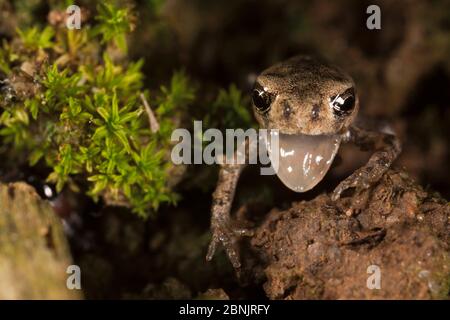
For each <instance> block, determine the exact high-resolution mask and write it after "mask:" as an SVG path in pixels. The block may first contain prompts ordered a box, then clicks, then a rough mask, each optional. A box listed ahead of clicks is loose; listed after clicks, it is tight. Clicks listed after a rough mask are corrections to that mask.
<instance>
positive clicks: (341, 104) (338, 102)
mask: <svg viewBox="0 0 450 320" xmlns="http://www.w3.org/2000/svg"><path fill="white" fill-rule="evenodd" d="M330 106H331V107H332V108H333V111H334V113H335V114H336V115H338V116H345V115H348V114H349V113H351V112H352V110H353V109H354V108H355V90H354V89H353V88H350V89H347V90H345V91H344V92H343V93H342V94H339V95H337V96H334V97H331V98H330Z"/></svg>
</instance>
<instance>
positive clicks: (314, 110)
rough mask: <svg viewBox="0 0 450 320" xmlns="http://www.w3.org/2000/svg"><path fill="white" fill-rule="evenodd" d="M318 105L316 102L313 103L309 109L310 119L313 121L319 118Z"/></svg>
mask: <svg viewBox="0 0 450 320" xmlns="http://www.w3.org/2000/svg"><path fill="white" fill-rule="evenodd" d="M319 113H320V107H319V105H318V104H315V105H313V107H312V110H311V120H313V121H315V120H317V119H319Z"/></svg>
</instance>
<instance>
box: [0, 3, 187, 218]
mask: <svg viewBox="0 0 450 320" xmlns="http://www.w3.org/2000/svg"><path fill="white" fill-rule="evenodd" d="M131 16H132V15H131V14H130V12H129V10H128V9H126V8H116V7H114V6H113V5H112V3H105V4H101V5H100V6H99V7H98V15H97V17H96V19H95V21H96V22H95V24H94V25H83V27H82V29H81V30H73V31H70V30H68V29H66V28H64V27H56V26H55V27H50V26H48V27H45V28H44V29H39V28H38V27H33V28H30V29H26V30H18V37H19V39H20V41H19V44H18V45H17V46H16V47H15V48H13V50H11V49H10V45H11V44H9V43H5V44H4V45H3V48H2V49H1V50H0V68H1V70H2V71H4V73H6V74H12V75H14V76H21V77H23V76H24V70H23V67H22V68H21V67H20V66H23V65H24V64H27V65H28V66H32V68H31V69H32V70H33V72H32V74H26V75H25V76H24V79H25V80H21V82H20V85H21V86H22V87H23V86H26V87H27V88H28V89H26V90H17V83H13V82H14V81H17V80H11V79H17V77H10V80H11V82H12V83H11V88H12V90H13V91H14V95H15V96H14V98H13V99H9V100H8V99H7V97H6V94H3V95H2V97H1V101H2V103H1V104H0V107H1V109H0V110H1V115H0V128H1V129H0V135H1V136H2V137H3V138H2V139H3V143H6V144H8V146H9V148H10V150H12V151H13V152H23V151H24V150H25V151H26V152H27V153H28V155H29V156H28V159H29V163H30V165H32V166H34V165H37V164H38V163H44V164H45V165H46V166H47V167H49V168H50V169H51V170H52V172H51V173H50V175H49V176H48V178H47V180H48V181H49V182H53V183H55V184H56V188H57V189H58V191H60V190H61V189H62V188H63V187H64V186H66V185H68V186H69V187H71V188H73V189H75V190H78V189H80V187H83V188H84V189H86V190H87V193H88V194H89V195H90V196H92V197H93V198H94V199H97V198H98V197H99V196H103V197H105V198H106V199H108V200H109V201H110V202H112V203H119V204H125V205H130V206H131V207H132V209H133V211H134V212H136V213H138V214H139V215H141V216H143V217H146V216H147V215H148V213H149V212H151V211H152V210H151V209H153V210H156V209H157V208H158V206H159V205H160V204H161V203H164V202H168V203H173V202H174V201H175V200H176V198H177V197H176V195H175V194H174V193H173V192H172V191H171V190H170V189H169V188H168V186H167V185H168V184H167V180H168V171H169V170H170V167H171V162H170V160H169V159H168V156H167V155H168V153H169V150H170V134H171V132H172V130H173V129H174V126H175V125H176V122H174V121H173V117H176V116H177V113H179V112H181V110H183V109H184V108H185V107H186V105H187V104H189V103H190V102H191V101H192V100H193V99H194V91H193V89H191V87H190V83H189V81H188V79H187V77H186V75H185V74H184V73H175V74H174V76H173V77H172V81H171V83H170V85H169V86H161V90H160V91H159V92H156V93H155V95H154V96H152V99H150V96H149V93H148V92H147V91H144V90H143V74H142V72H141V67H142V65H143V61H137V62H127V61H126V59H124V57H123V56H120V55H119V57H118V58H117V59H116V60H117V61H120V62H114V60H115V59H114V57H113V56H111V54H110V53H109V52H110V51H111V49H113V52H114V48H116V49H119V50H121V51H122V52H125V51H126V41H125V35H126V32H128V31H130V30H131V28H130V27H129V26H130V25H131V21H129V18H130V17H131ZM12 52H14V54H13V53H12ZM13 61H14V64H13V63H12V62H13ZM20 69H22V70H20ZM27 92H31V94H29V93H28V94H27ZM142 95H143V96H146V97H147V99H148V100H149V101H150V105H152V107H153V108H154V111H155V115H156V117H157V120H158V121H159V122H160V130H159V131H158V132H152V131H151V130H150V128H149V123H148V120H147V119H148V115H147V112H148V110H147V111H146V109H145V108H144V106H143V101H142V99H140V98H141V97H142Z"/></svg>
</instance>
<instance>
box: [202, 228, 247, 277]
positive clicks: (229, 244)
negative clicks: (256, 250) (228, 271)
mask: <svg viewBox="0 0 450 320" xmlns="http://www.w3.org/2000/svg"><path fill="white" fill-rule="evenodd" d="M213 224H214V226H213V228H212V230H213V236H212V239H211V242H210V244H209V248H208V254H207V255H206V260H207V261H211V260H212V258H213V256H214V253H215V252H216V249H217V246H218V245H219V244H222V245H223V247H224V248H225V252H226V253H227V255H228V258H229V259H230V261H231V264H232V265H233V267H234V269H236V271H239V270H240V268H241V261H240V258H239V250H238V242H239V240H240V239H241V238H242V237H244V236H248V237H251V236H253V231H252V230H250V229H244V228H239V227H236V226H234V224H233V223H232V222H231V221H230V220H228V219H227V220H226V221H220V222H218V221H215V223H213Z"/></svg>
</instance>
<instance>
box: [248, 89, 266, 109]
mask: <svg viewBox="0 0 450 320" xmlns="http://www.w3.org/2000/svg"><path fill="white" fill-rule="evenodd" d="M252 99H253V103H254V105H255V107H256V108H258V110H259V111H262V112H264V111H267V110H268V109H269V107H270V98H269V96H268V94H267V93H266V92H265V91H260V90H257V89H255V90H253V95H252Z"/></svg>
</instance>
